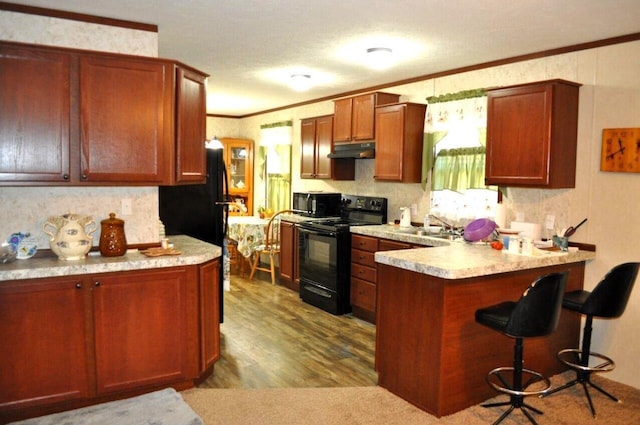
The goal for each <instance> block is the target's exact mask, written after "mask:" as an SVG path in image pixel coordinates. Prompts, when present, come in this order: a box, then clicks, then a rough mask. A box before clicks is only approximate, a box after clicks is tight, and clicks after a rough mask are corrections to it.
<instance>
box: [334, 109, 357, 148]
mask: <svg viewBox="0 0 640 425" xmlns="http://www.w3.org/2000/svg"><path fill="white" fill-rule="evenodd" d="M352 104H353V98H347V99H339V100H336V101H334V103H333V108H334V109H333V111H334V115H333V141H334V142H349V141H351V111H352Z"/></svg>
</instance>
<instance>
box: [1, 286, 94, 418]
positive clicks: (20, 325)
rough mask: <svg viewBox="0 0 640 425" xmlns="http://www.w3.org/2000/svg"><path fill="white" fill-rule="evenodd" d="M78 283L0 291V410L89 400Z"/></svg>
mask: <svg viewBox="0 0 640 425" xmlns="http://www.w3.org/2000/svg"><path fill="white" fill-rule="evenodd" d="M82 286H83V284H82V282H81V281H80V280H79V279H73V278H53V279H47V280H38V281H24V280H21V281H16V282H3V283H2V285H0V341H2V342H1V343H0V359H2V360H1V366H0V410H4V409H5V408H6V409H13V408H32V407H35V406H38V405H46V404H51V403H55V402H61V401H65V400H73V399H80V398H87V397H89V396H90V387H91V384H92V377H93V375H92V373H93V372H92V371H91V369H90V368H89V365H88V361H87V358H88V354H89V352H90V349H89V347H88V345H87V341H88V340H89V338H90V336H89V335H90V330H89V328H88V327H86V326H85V323H86V321H85V308H86V306H87V305H88V297H89V296H90V291H88V290H83V289H85V288H82Z"/></svg>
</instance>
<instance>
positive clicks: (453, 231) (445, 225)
mask: <svg viewBox="0 0 640 425" xmlns="http://www.w3.org/2000/svg"><path fill="white" fill-rule="evenodd" d="M429 217H431V218H435V219H436V220H438V221H439V222H440V224H441V225H442V231H443V232H445V231H447V228H449V231H450V232H452V233H455V227H454V226H453V225H452V224H449V223H447V222H446V221H444V220H443V219H441V218H440V217H438V216H437V215H433V214H429Z"/></svg>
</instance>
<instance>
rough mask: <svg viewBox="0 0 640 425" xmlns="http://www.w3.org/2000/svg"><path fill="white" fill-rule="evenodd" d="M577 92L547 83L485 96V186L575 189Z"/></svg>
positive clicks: (559, 82)
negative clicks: (486, 103)
mask: <svg viewBox="0 0 640 425" xmlns="http://www.w3.org/2000/svg"><path fill="white" fill-rule="evenodd" d="M579 90H580V84H577V83H572V82H569V81H564V80H550V81H542V82H538V83H531V84H524V85H518V86H510V87H503V88H498V89H493V90H489V91H488V99H487V101H488V105H487V162H486V169H485V183H486V184H487V185H501V186H523V187H540V188H548V189H553V188H572V187H575V174H576V149H577V128H578V95H579Z"/></svg>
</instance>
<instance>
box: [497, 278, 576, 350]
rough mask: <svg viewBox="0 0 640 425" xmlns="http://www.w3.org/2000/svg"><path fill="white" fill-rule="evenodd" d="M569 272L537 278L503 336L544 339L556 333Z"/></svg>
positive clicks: (520, 302) (522, 298)
mask: <svg viewBox="0 0 640 425" xmlns="http://www.w3.org/2000/svg"><path fill="white" fill-rule="evenodd" d="M567 274H568V272H561V273H550V274H547V275H544V276H540V277H539V278H537V279H536V280H535V281H534V282H533V283H532V284H531V285H530V286H529V287H528V288H527V290H526V291H525V292H524V293H523V294H522V296H521V297H520V300H519V301H518V303H517V305H516V307H515V308H514V309H513V311H512V312H511V315H510V316H509V321H508V322H507V326H506V328H505V330H504V332H505V333H506V334H507V335H511V336H515V337H534V336H545V335H548V334H550V333H552V332H553V331H555V329H556V327H557V326H558V320H560V312H561V311H562V297H563V295H564V290H565V287H566V284H567Z"/></svg>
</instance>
